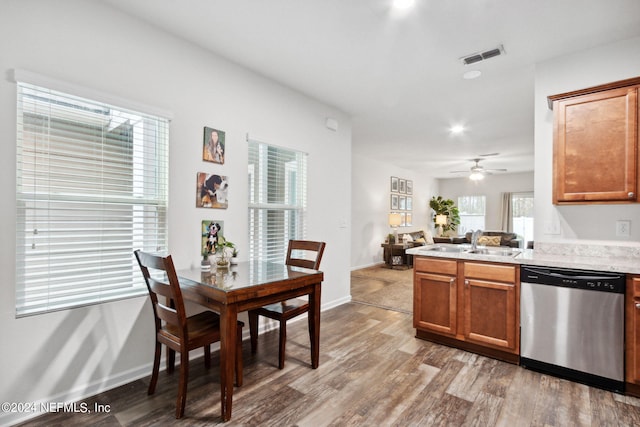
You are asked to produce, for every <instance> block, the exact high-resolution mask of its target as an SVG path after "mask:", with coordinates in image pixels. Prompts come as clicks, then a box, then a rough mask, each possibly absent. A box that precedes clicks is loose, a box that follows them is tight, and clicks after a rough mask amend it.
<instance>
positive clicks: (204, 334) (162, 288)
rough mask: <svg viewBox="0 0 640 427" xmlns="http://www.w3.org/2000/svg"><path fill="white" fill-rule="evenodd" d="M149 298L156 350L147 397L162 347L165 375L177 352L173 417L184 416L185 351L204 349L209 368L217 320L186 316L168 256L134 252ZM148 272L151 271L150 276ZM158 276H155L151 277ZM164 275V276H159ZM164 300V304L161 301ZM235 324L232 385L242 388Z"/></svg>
mask: <svg viewBox="0 0 640 427" xmlns="http://www.w3.org/2000/svg"><path fill="white" fill-rule="evenodd" d="M134 253H135V255H136V259H137V260H138V264H140V269H141V270H142V275H143V276H144V279H145V282H146V284H147V289H148V290H149V296H150V297H151V303H152V307H153V315H154V318H155V329H156V349H155V356H154V359H153V373H152V375H151V381H150V382H149V390H148V394H149V395H152V394H153V393H154V392H155V389H156V384H157V382H158V371H159V370H160V355H161V351H162V344H164V345H166V346H167V350H168V354H167V373H171V372H173V370H174V364H175V354H176V351H177V352H179V353H180V381H179V385H178V398H177V401H176V418H181V417H182V416H183V415H184V407H185V403H186V400H187V381H188V377H189V351H190V350H193V349H196V348H200V347H204V364H205V367H206V368H209V367H210V366H211V344H212V343H214V342H218V341H220V317H219V316H218V315H217V314H216V313H214V312H212V311H204V312H202V313H199V314H196V315H193V316H190V317H187V315H186V311H185V307H184V301H183V299H182V292H181V290H180V284H179V282H178V276H177V275H176V271H175V267H174V265H173V260H172V259H171V256H170V255H169V256H167V257H160V256H156V255H151V254H148V253H145V252H141V251H139V250H137V251H135V252H134ZM149 270H153V273H154V274H153V276H152V275H151V274H150V272H149ZM155 273H159V274H155ZM162 273H164V274H162ZM159 297H165V301H166V304H165V303H163V301H162V298H159ZM243 327H244V323H242V322H238V337H237V342H238V348H237V349H236V367H235V369H236V384H237V386H241V385H242V328H243Z"/></svg>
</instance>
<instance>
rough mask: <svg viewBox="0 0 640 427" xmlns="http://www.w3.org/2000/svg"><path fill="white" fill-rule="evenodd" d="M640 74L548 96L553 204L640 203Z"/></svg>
mask: <svg viewBox="0 0 640 427" xmlns="http://www.w3.org/2000/svg"><path fill="white" fill-rule="evenodd" d="M639 88H640V78H635V79H628V80H623V81H620V82H614V83H609V84H607V85H602V86H597V87H593V88H588V89H583V90H579V91H575V92H569V93H564V94H559V95H553V96H550V97H548V100H549V104H550V106H551V108H552V109H553V111H554V135H553V142H554V144H553V186H554V189H553V203H555V204H570V203H609V202H611V203H624V202H637V201H638V200H639V199H638V182H639V180H638V176H639V169H640V168H639V150H638V112H639V106H638V90H639Z"/></svg>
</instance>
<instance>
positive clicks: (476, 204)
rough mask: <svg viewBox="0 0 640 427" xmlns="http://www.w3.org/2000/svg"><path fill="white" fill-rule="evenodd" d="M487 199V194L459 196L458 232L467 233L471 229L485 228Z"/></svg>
mask: <svg viewBox="0 0 640 427" xmlns="http://www.w3.org/2000/svg"><path fill="white" fill-rule="evenodd" d="M485 199H486V198H485V196H460V197H458V211H459V212H460V226H459V227H458V234H465V233H466V232H468V231H471V230H484V215H485V204H486V202H485Z"/></svg>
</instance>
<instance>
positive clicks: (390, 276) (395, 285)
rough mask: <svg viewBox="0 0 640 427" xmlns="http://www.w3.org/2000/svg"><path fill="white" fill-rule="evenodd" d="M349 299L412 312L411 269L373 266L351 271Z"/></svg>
mask: <svg viewBox="0 0 640 427" xmlns="http://www.w3.org/2000/svg"><path fill="white" fill-rule="evenodd" d="M351 300H352V301H353V302H357V303H361V304H368V305H373V306H376V307H380V308H385V309H388V310H395V311H399V312H402V313H408V314H412V313H413V270H392V269H389V268H386V267H382V266H374V267H368V268H363V269H360V270H354V271H352V272H351Z"/></svg>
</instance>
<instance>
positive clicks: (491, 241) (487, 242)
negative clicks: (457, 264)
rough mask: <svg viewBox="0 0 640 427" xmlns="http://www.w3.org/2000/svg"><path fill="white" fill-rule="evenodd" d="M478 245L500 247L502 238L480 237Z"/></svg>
mask: <svg viewBox="0 0 640 427" xmlns="http://www.w3.org/2000/svg"><path fill="white" fill-rule="evenodd" d="M478 244H479V245H482V246H500V236H480V237H479V238H478Z"/></svg>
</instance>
